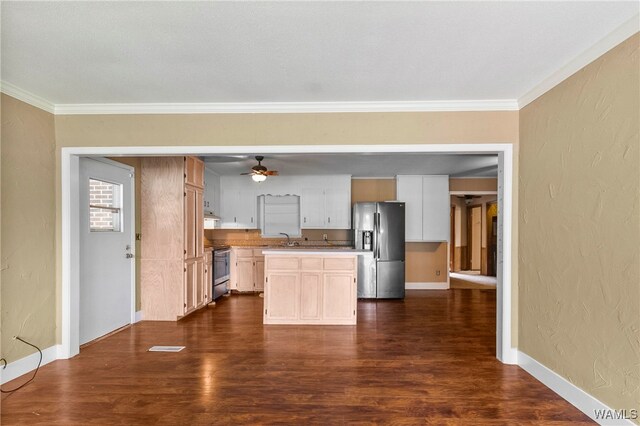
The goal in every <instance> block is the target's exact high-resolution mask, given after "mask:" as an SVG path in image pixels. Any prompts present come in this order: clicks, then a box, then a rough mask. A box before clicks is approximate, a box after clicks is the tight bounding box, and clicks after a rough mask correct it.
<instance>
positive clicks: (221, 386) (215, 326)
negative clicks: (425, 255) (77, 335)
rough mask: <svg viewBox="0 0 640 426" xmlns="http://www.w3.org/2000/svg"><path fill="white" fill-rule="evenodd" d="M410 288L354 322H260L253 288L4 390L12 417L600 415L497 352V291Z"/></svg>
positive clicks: (13, 420) (359, 419)
mask: <svg viewBox="0 0 640 426" xmlns="http://www.w3.org/2000/svg"><path fill="white" fill-rule="evenodd" d="M407 293H408V294H407V298H406V299H405V300H404V301H403V302H402V301H379V302H375V301H371V302H361V303H359V304H358V325H357V326H306V327H302V326H276V325H271V326H263V325H262V315H261V314H262V299H261V298H259V297H258V296H257V295H251V296H244V295H243V296H237V295H236V296H232V297H230V298H223V300H221V302H220V303H218V304H217V306H215V307H210V308H207V309H204V310H202V311H201V312H198V313H195V314H193V315H191V316H190V317H188V318H186V319H185V320H183V321H180V322H178V323H168V322H141V323H138V324H136V325H134V326H133V327H129V328H127V329H124V330H123V331H121V332H119V333H117V334H115V335H113V336H110V337H107V338H105V339H103V340H101V341H98V342H96V343H94V344H92V345H90V346H88V347H86V348H84V349H83V350H82V351H81V353H80V355H78V356H77V357H75V358H73V359H71V360H60V361H56V362H54V363H51V364H49V365H47V366H45V367H43V368H42V369H41V370H40V372H39V373H38V377H37V378H36V380H35V381H34V382H33V383H31V384H30V385H28V386H27V387H25V388H24V389H22V390H20V391H18V392H16V393H14V394H12V395H8V396H6V395H3V399H2V418H1V419H2V424H3V425H15V424H23V425H24V424H30V425H37V424H46V425H52V424H63V425H69V424H82V425H86V424H101V425H106V424H109V425H111V424H122V425H132V424H163V425H165V424H166V425H186V424H264V423H280V424H295V425H306V424H325V425H329V424H345V423H349V424H354V423H355V424H377V423H384V424H389V423H392V424H450V425H460V424H467V425H480V424H496V425H498V424H500V425H502V424H519V425H520V424H544V425H549V424H569V423H571V424H576V423H581V422H582V423H584V424H590V423H591V421H590V420H589V418H587V417H586V416H585V415H583V414H582V413H581V412H579V411H578V410H577V409H575V408H574V407H573V406H571V405H570V404H569V403H567V402H566V401H564V400H563V399H562V398H560V397H559V396H557V395H556V394H555V393H554V392H552V391H551V390H549V389H547V388H546V387H545V386H544V385H542V384H541V383H539V382H538V381H537V380H535V379H534V378H533V377H531V376H530V375H529V374H527V373H526V372H525V371H524V370H522V369H520V368H519V367H517V366H509V365H503V364H501V363H500V362H499V361H497V360H496V359H495V356H494V353H495V305H496V303H495V297H496V292H495V291H491V290H450V291H409V292H407ZM153 345H185V346H186V349H185V350H183V351H182V352H180V353H151V352H147V349H148V348H149V347H150V346H153ZM19 382H20V380H16V381H14V382H12V383H9V384H7V385H5V387H13V386H14V385H16V384H18V383H19Z"/></svg>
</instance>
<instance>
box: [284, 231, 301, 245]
mask: <svg viewBox="0 0 640 426" xmlns="http://www.w3.org/2000/svg"><path fill="white" fill-rule="evenodd" d="M280 235H284V236H285V237H287V243H286V246H287V247H294V246H297V245H298V243H297V242H295V241H293V242H292V241H291V237H289V234H285V233H284V232H281V233H280Z"/></svg>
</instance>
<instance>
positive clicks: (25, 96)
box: [0, 81, 55, 114]
mask: <svg viewBox="0 0 640 426" xmlns="http://www.w3.org/2000/svg"><path fill="white" fill-rule="evenodd" d="M0 90H1V91H2V93H4V94H5V95H9V96H11V97H12V98H16V99H18V100H19V101H22V102H24V103H27V104H29V105H31V106H34V107H36V108H40V109H42V110H45V111H47V112H50V113H51V114H55V105H54V104H53V103H51V102H49V101H48V100H46V99H44V98H41V97H40V96H38V95H34V94H33V93H31V92H27V91H26V90H23V89H21V88H19V87H18V86H15V85H13V84H11V83H8V82H6V81H0Z"/></svg>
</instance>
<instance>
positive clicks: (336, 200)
mask: <svg viewBox="0 0 640 426" xmlns="http://www.w3.org/2000/svg"><path fill="white" fill-rule="evenodd" d="M300 185H301V188H302V190H301V193H302V194H301V195H302V196H301V197H300V211H301V216H302V217H301V225H302V229H351V176H349V175H333V176H300Z"/></svg>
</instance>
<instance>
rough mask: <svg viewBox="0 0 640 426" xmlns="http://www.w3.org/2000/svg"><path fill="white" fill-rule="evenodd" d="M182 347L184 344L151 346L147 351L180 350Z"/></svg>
mask: <svg viewBox="0 0 640 426" xmlns="http://www.w3.org/2000/svg"><path fill="white" fill-rule="evenodd" d="M184 348H185V347H184V346H152V347H150V348H149V352H180V351H181V350H183V349H184Z"/></svg>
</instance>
